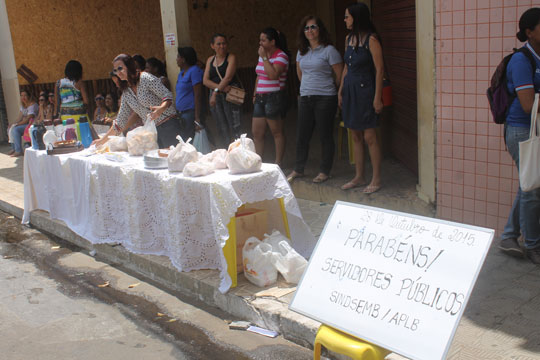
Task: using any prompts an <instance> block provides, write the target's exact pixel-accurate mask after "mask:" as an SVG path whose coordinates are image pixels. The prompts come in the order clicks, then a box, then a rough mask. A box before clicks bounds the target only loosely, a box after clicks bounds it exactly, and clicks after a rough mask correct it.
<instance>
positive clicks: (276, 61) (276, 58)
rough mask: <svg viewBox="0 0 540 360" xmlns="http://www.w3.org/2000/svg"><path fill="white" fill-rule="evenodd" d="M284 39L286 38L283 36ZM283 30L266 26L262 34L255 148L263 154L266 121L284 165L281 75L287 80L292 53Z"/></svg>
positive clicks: (252, 130) (278, 158)
mask: <svg viewBox="0 0 540 360" xmlns="http://www.w3.org/2000/svg"><path fill="white" fill-rule="evenodd" d="M282 39H283V40H282ZM286 52H287V49H286V43H285V41H284V36H283V34H280V33H278V32H277V31H276V29H274V28H266V29H264V30H263V31H262V32H261V35H260V37H259V63H258V64H257V68H256V69H255V72H256V73H257V80H255V94H254V95H253V104H254V106H253V121H252V124H251V132H252V133H253V140H254V142H255V150H256V151H257V153H258V154H259V155H260V156H261V157H262V155H263V152H264V133H265V132H266V124H268V127H269V128H270V131H271V132H272V136H273V137H274V142H275V145H276V160H275V162H276V164H278V165H281V161H282V160H283V155H284V153H285V134H284V133H283V119H282V118H281V110H282V106H283V104H282V102H283V98H282V96H281V95H280V89H281V86H280V79H281V82H282V83H285V79H286V76H287V69H288V67H289V57H288V56H287V53H286Z"/></svg>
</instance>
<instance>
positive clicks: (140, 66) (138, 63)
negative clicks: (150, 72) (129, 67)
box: [133, 54, 146, 72]
mask: <svg viewBox="0 0 540 360" xmlns="http://www.w3.org/2000/svg"><path fill="white" fill-rule="evenodd" d="M133 60H135V68H136V69H137V70H139V72H143V71H145V69H146V60H145V59H144V57H143V56H142V55H139V54H135V55H133Z"/></svg>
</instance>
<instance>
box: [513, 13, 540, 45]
mask: <svg viewBox="0 0 540 360" xmlns="http://www.w3.org/2000/svg"><path fill="white" fill-rule="evenodd" d="M539 23H540V8H537V7H535V8H530V9H529V10H527V11H525V12H524V13H523V14H522V15H521V17H520V18H519V31H518V33H517V34H516V37H517V38H518V40H519V41H522V42H524V41H527V40H529V38H528V37H527V32H526V30H531V31H532V30H534V28H535V27H536V25H538V24H539Z"/></svg>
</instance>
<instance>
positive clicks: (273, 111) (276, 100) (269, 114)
mask: <svg viewBox="0 0 540 360" xmlns="http://www.w3.org/2000/svg"><path fill="white" fill-rule="evenodd" d="M282 99H283V97H282V94H281V92H279V91H277V92H272V93H266V94H257V95H256V96H255V104H254V105H253V117H256V118H267V119H272V120H277V119H279V117H280V116H281V111H282V102H283V101H282Z"/></svg>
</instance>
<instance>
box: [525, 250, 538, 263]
mask: <svg viewBox="0 0 540 360" xmlns="http://www.w3.org/2000/svg"><path fill="white" fill-rule="evenodd" d="M527 257H528V258H529V260H531V262H532V263H533V264H536V265H540V247H537V248H535V249H529V250H527Z"/></svg>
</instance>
